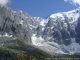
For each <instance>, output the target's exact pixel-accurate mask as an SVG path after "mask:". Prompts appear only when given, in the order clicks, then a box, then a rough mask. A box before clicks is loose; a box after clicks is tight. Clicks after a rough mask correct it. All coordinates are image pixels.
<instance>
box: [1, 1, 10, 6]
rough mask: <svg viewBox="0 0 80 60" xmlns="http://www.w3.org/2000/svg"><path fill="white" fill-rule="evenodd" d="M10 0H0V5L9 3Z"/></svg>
mask: <svg viewBox="0 0 80 60" xmlns="http://www.w3.org/2000/svg"><path fill="white" fill-rule="evenodd" d="M9 2H10V0H0V5H2V6H4V5H7V4H8V3H9Z"/></svg>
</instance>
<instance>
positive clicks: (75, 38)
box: [0, 6, 80, 55]
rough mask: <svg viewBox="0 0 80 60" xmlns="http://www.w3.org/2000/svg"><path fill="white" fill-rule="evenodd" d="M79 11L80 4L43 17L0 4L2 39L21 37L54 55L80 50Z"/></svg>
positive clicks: (2, 40) (0, 31)
mask: <svg viewBox="0 0 80 60" xmlns="http://www.w3.org/2000/svg"><path fill="white" fill-rule="evenodd" d="M79 15H80V8H77V9H75V10H72V11H68V12H61V13H56V14H52V15H49V16H48V17H47V18H46V19H42V18H40V17H31V16H30V15H29V14H28V13H26V12H24V11H21V10H17V11H13V10H12V9H10V8H9V7H7V6H3V7H1V6H0V39H1V41H0V43H4V41H7V40H12V39H16V38H20V37H21V39H22V40H24V41H25V42H26V43H29V44H32V45H35V46H37V47H38V48H40V49H42V50H44V51H46V52H48V53H50V54H52V55H53V54H54V53H59V54H74V53H80V26H79V25H80V16H79ZM5 38H7V39H5ZM55 51H56V52H55Z"/></svg>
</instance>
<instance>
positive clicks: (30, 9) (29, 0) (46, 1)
mask: <svg viewBox="0 0 80 60" xmlns="http://www.w3.org/2000/svg"><path fill="white" fill-rule="evenodd" d="M9 6H10V7H11V8H12V9H13V10H17V9H20V10H23V11H26V12H27V13H28V14H30V15H31V16H33V17H35V16H36V17H38V16H39V17H42V18H45V17H46V16H48V15H50V14H54V13H57V12H66V11H69V10H73V9H75V8H76V6H73V5H71V4H70V3H68V2H64V0H11V3H10V4H9Z"/></svg>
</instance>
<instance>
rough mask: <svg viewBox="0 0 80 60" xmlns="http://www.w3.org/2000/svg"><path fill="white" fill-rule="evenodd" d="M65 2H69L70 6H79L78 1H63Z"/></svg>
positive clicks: (79, 2)
mask: <svg viewBox="0 0 80 60" xmlns="http://www.w3.org/2000/svg"><path fill="white" fill-rule="evenodd" d="M64 1H65V2H69V3H70V4H72V5H75V6H80V0H64Z"/></svg>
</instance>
